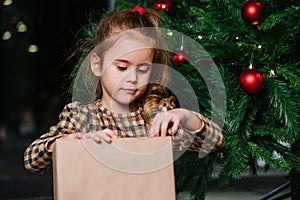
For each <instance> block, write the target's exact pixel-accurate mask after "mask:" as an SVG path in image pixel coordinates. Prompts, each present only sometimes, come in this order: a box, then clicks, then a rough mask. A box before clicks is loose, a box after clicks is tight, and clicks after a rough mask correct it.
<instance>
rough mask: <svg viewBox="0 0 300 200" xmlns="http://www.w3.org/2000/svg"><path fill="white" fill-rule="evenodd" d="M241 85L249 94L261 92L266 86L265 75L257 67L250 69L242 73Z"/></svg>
mask: <svg viewBox="0 0 300 200" xmlns="http://www.w3.org/2000/svg"><path fill="white" fill-rule="evenodd" d="M240 86H241V88H242V89H243V90H244V91H245V92H247V93H248V94H254V93H257V92H260V91H261V90H262V89H263V88H264V86H265V79H264V76H263V74H262V73H261V72H260V71H258V70H256V69H248V70H246V71H244V72H243V73H242V74H241V75H240Z"/></svg>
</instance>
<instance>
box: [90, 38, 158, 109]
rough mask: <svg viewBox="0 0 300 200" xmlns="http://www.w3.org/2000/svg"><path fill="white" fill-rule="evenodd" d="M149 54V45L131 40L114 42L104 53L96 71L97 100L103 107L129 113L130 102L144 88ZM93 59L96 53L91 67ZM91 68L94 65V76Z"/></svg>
mask: <svg viewBox="0 0 300 200" xmlns="http://www.w3.org/2000/svg"><path fill="white" fill-rule="evenodd" d="M153 55H154V52H153V49H151V48H149V45H147V44H145V43H144V42H142V41H139V40H134V39H125V40H122V41H120V42H117V43H116V44H114V45H113V46H112V47H111V48H110V49H109V50H108V51H107V52H106V53H105V55H104V60H103V61H102V66H101V69H100V70H99V74H98V75H100V76H101V86H102V98H101V102H102V104H103V105H104V106H105V107H107V108H108V109H110V110H111V111H113V112H116V113H128V112H129V108H130V105H132V104H133V103H134V102H135V100H137V99H138V98H139V97H140V96H141V95H142V94H143V93H144V92H145V90H146V89H147V85H148V83H149V79H150V75H151V70H152V61H153ZM93 57H94V61H93ZM97 59H99V57H98V56H97V55H95V54H94V55H92V57H91V64H92V70H93V64H96V63H97V62H95V60H97ZM99 61H100V59H99ZM96 67H97V66H96ZM95 69H96V68H95V66H94V70H93V72H94V73H95V75H97V69H96V70H95Z"/></svg>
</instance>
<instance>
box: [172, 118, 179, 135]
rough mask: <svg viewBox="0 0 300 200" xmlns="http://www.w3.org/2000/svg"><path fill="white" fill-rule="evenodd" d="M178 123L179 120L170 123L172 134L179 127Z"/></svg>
mask: <svg viewBox="0 0 300 200" xmlns="http://www.w3.org/2000/svg"><path fill="white" fill-rule="evenodd" d="M179 124H180V121H179V120H174V121H173V125H172V128H171V130H172V134H174V133H176V132H177V131H178V129H179Z"/></svg>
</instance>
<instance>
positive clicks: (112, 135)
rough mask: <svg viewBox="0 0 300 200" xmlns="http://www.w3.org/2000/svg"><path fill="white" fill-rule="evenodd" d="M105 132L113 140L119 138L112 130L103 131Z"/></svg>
mask: <svg viewBox="0 0 300 200" xmlns="http://www.w3.org/2000/svg"><path fill="white" fill-rule="evenodd" d="M103 132H104V133H106V134H107V135H109V136H110V137H111V138H116V137H117V134H116V133H115V132H114V131H113V130H111V129H108V128H106V129H104V130H103Z"/></svg>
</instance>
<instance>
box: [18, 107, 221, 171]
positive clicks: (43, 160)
mask: <svg viewBox="0 0 300 200" xmlns="http://www.w3.org/2000/svg"><path fill="white" fill-rule="evenodd" d="M142 112H143V110H142V108H139V109H138V110H137V111H136V112H132V113H128V114H116V113H113V112H111V111H109V110H108V109H106V108H105V107H103V106H102V105H101V103H100V101H96V102H94V103H91V104H88V105H83V104H81V103H79V102H72V103H70V104H68V105H66V106H65V108H64V109H63V111H62V112H61V114H60V115H59V119H60V122H59V123H58V124H57V125H56V126H52V127H50V131H49V132H48V133H46V134H44V135H42V136H41V137H39V138H38V139H36V140H35V141H33V143H31V144H30V145H29V146H28V147H27V149H26V150H25V153H24V164H25V167H26V169H27V170H30V171H33V172H36V173H44V172H45V171H48V170H51V169H52V151H50V150H49V149H48V146H49V144H50V142H52V141H54V140H55V139H57V138H60V137H61V136H63V135H65V134H72V133H76V132H81V133H87V132H90V131H99V130H104V129H106V128H109V129H111V130H113V131H115V132H116V133H117V135H118V136H119V137H143V136H147V132H148V130H149V125H148V124H146V122H145V120H144V119H143V117H142ZM195 114H196V115H197V116H198V117H199V119H200V120H202V127H201V128H200V129H199V130H196V131H192V132H191V131H188V130H186V129H184V128H182V127H180V128H179V130H178V131H177V133H176V134H175V135H173V149H174V150H178V151H183V150H186V149H188V150H190V151H198V152H200V153H202V154H203V153H204V154H205V155H206V154H208V153H209V152H211V151H213V150H215V149H216V148H218V147H220V146H221V145H222V143H223V136H222V133H221V130H220V128H219V127H218V126H217V125H216V124H215V123H213V122H212V121H210V120H208V119H207V118H206V117H204V116H203V115H201V114H199V113H195Z"/></svg>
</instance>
